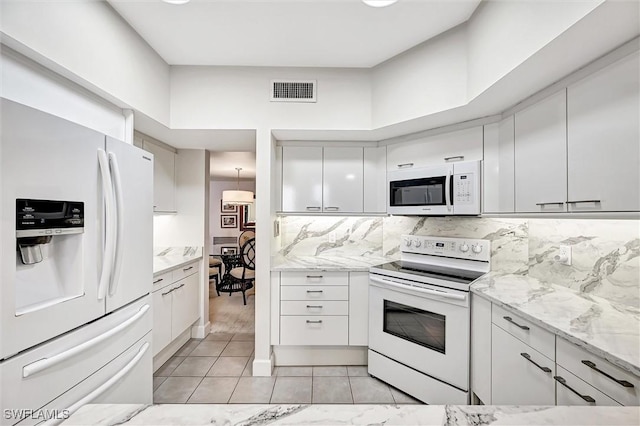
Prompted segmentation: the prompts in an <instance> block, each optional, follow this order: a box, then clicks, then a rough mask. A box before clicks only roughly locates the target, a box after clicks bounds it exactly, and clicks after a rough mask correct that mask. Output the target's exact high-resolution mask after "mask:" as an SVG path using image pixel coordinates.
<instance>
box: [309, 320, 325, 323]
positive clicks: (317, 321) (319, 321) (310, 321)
mask: <svg viewBox="0 0 640 426" xmlns="http://www.w3.org/2000/svg"><path fill="white" fill-rule="evenodd" d="M307 324H322V320H316V321H313V320H307Z"/></svg>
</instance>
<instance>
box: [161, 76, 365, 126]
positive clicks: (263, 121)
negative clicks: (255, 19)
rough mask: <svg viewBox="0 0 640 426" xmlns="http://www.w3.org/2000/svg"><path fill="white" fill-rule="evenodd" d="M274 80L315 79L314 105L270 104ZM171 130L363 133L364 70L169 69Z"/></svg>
mask: <svg viewBox="0 0 640 426" xmlns="http://www.w3.org/2000/svg"><path fill="white" fill-rule="evenodd" d="M279 78H286V79H302V80H305V79H313V80H317V81H318V85H317V90H318V91H317V102H316V103H291V102H270V101H269V97H270V81H271V80H272V79H279ZM171 127H172V128H177V129H204V128H222V129H247V128H249V129H255V128H258V127H264V128H291V129H297V128H302V129H305V128H312V129H369V128H371V85H370V78H369V71H368V70H360V69H328V68H309V69H305V68H257V67H254V68H252V67H191V66H174V67H172V68H171Z"/></svg>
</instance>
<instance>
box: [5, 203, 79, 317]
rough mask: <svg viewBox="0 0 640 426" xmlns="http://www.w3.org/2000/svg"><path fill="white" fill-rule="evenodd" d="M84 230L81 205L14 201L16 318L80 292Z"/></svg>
mask: <svg viewBox="0 0 640 426" xmlns="http://www.w3.org/2000/svg"><path fill="white" fill-rule="evenodd" d="M84 226H85V217H84V203H83V202H78V201H54V200H34V199H23V198H19V199H16V286H17V288H16V307H17V312H16V313H17V314H20V313H21V311H30V310H34V309H38V308H39V307H44V306H45V305H47V304H51V303H56V302H60V301H63V300H68V299H71V298H74V297H77V296H79V295H81V294H82V292H83V289H82V288H83V277H82V275H83V274H82V234H83V233H84ZM22 313H24V312H22Z"/></svg>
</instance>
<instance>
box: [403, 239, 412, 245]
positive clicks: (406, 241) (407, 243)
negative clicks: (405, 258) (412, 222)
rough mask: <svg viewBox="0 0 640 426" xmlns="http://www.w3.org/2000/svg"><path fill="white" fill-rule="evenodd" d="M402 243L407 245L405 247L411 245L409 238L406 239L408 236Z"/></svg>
mask: <svg viewBox="0 0 640 426" xmlns="http://www.w3.org/2000/svg"><path fill="white" fill-rule="evenodd" d="M404 245H405V246H407V247H411V240H410V239H408V238H407V239H406V240H404Z"/></svg>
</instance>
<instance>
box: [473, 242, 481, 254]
mask: <svg viewBox="0 0 640 426" xmlns="http://www.w3.org/2000/svg"><path fill="white" fill-rule="evenodd" d="M471 250H473V252H474V253H480V252H481V251H482V246H481V245H480V244H478V245H475V246H471Z"/></svg>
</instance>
